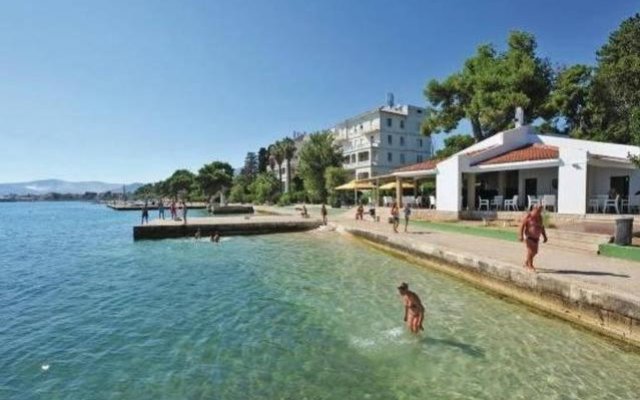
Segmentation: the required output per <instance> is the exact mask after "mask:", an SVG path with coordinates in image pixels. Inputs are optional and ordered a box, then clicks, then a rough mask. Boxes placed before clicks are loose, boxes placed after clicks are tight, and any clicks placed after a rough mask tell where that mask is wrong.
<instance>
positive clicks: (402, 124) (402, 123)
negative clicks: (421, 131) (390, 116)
mask: <svg viewBox="0 0 640 400" xmlns="http://www.w3.org/2000/svg"><path fill="white" fill-rule="evenodd" d="M400 129H404V120H403V119H401V120H400Z"/></svg>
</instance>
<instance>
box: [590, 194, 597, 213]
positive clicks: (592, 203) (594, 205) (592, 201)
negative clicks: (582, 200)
mask: <svg viewBox="0 0 640 400" xmlns="http://www.w3.org/2000/svg"><path fill="white" fill-rule="evenodd" d="M589 211H592V212H595V213H597V212H598V211H600V200H598V199H597V198H590V199H589Z"/></svg>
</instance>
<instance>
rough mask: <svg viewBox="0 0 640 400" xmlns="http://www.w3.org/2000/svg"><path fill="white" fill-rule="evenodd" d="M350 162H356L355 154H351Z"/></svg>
mask: <svg viewBox="0 0 640 400" xmlns="http://www.w3.org/2000/svg"><path fill="white" fill-rule="evenodd" d="M351 162H352V163H354V162H356V155H355V154H352V155H351Z"/></svg>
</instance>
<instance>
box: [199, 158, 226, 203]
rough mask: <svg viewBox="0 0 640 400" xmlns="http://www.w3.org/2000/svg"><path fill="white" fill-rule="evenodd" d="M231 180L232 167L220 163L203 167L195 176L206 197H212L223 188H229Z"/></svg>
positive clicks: (216, 162)
mask: <svg viewBox="0 0 640 400" xmlns="http://www.w3.org/2000/svg"><path fill="white" fill-rule="evenodd" d="M232 180H233V167H232V166H231V165H229V164H228V163H226V162H221V161H214V162H212V163H210V164H205V165H203V166H202V168H200V170H199V171H198V176H197V181H198V184H199V185H200V188H201V189H202V192H203V193H204V194H205V196H207V197H211V196H213V195H214V194H216V193H217V192H219V191H220V190H223V189H224V188H229V187H230V186H231V182H232Z"/></svg>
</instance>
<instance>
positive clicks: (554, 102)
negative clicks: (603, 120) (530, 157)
mask: <svg viewBox="0 0 640 400" xmlns="http://www.w3.org/2000/svg"><path fill="white" fill-rule="evenodd" d="M592 83H593V68H591V67H589V66H587V65H582V64H577V65H572V66H571V67H568V68H561V69H560V70H559V71H558V72H557V74H556V78H555V82H554V85H553V90H552V91H551V93H550V95H549V99H548V101H547V105H546V107H547V110H548V111H549V115H550V117H549V119H548V120H547V121H545V122H544V123H543V124H542V126H541V127H540V128H541V130H542V131H543V132H553V133H562V134H570V135H572V136H576V137H583V136H588V135H590V134H591V132H592V131H593V123H592V121H591V115H590V114H591V112H590V109H589V96H590V91H591V88H592Z"/></svg>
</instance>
